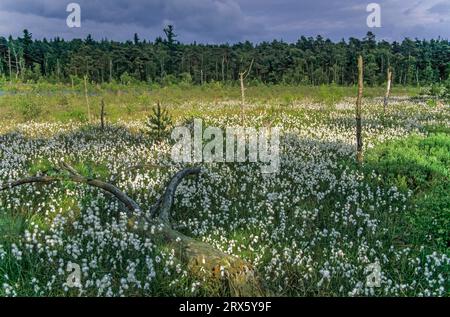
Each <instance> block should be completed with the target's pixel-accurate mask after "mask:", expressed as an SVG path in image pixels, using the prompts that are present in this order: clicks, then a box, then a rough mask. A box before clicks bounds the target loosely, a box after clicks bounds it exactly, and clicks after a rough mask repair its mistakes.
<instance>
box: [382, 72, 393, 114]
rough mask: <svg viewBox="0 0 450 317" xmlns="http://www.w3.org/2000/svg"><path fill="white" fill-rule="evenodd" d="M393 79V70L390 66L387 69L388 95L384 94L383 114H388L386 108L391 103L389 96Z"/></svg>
mask: <svg viewBox="0 0 450 317" xmlns="http://www.w3.org/2000/svg"><path fill="white" fill-rule="evenodd" d="M391 80H392V71H391V69H390V68H388V71H387V87H386V95H385V96H384V102H383V114H384V115H386V108H387V106H388V103H389V96H390V94H391Z"/></svg>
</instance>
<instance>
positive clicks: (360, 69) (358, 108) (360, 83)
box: [356, 55, 364, 163]
mask: <svg viewBox="0 0 450 317" xmlns="http://www.w3.org/2000/svg"><path fill="white" fill-rule="evenodd" d="M363 67H364V65H363V58H362V56H361V55H360V56H359V57H358V98H357V100H356V160H357V161H358V163H362V161H363V140H362V135H361V134H362V123H361V103H362V95H363V86H364V72H363Z"/></svg>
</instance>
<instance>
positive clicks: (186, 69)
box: [0, 26, 450, 85]
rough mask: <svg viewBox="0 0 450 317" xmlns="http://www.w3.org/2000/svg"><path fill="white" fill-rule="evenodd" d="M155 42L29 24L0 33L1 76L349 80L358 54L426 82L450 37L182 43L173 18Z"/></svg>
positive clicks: (397, 75) (372, 77) (441, 65)
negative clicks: (42, 34)
mask: <svg viewBox="0 0 450 317" xmlns="http://www.w3.org/2000/svg"><path fill="white" fill-rule="evenodd" d="M164 33H165V36H164V37H158V38H156V39H155V40H154V41H153V42H152V41H147V40H141V39H140V38H139V36H138V35H137V34H135V36H134V39H133V41H126V42H117V41H110V40H107V39H103V40H100V41H96V40H94V39H93V38H92V36H90V35H89V36H87V38H86V39H84V40H83V39H74V40H70V41H67V40H64V39H62V38H59V37H57V38H54V39H51V40H47V39H45V38H44V39H42V40H34V39H33V38H32V34H31V33H30V32H29V31H28V30H24V31H23V35H22V36H21V37H17V38H13V37H11V36H9V37H8V38H5V37H0V77H3V78H7V79H10V80H20V81H24V82H28V81H39V80H46V81H51V82H71V81H72V83H73V82H74V81H75V80H77V81H79V80H80V79H82V78H83V77H87V78H88V79H89V80H90V81H92V82H96V83H103V82H121V83H124V84H126V83H130V82H133V81H140V82H151V83H162V84H170V83H178V82H188V83H193V84H203V83H208V82H222V83H228V82H234V81H238V80H239V77H240V74H242V72H244V71H245V70H247V69H248V68H249V65H252V67H251V72H250V73H249V74H248V75H247V77H248V78H247V80H248V81H250V82H259V83H265V84H280V83H286V84H304V85H321V84H332V83H334V84H337V85H355V84H356V83H357V81H358V68H357V63H358V61H357V59H358V56H359V55H362V56H363V58H364V65H365V70H364V82H365V84H367V85H380V84H382V83H384V82H385V81H386V74H387V72H388V70H389V69H391V70H392V73H393V78H392V83H393V84H396V85H428V84H432V83H439V82H441V81H446V80H447V79H448V78H449V74H450V43H449V41H448V40H444V39H441V38H438V39H430V40H419V39H415V40H411V39H409V38H405V39H404V40H403V41H402V42H396V41H394V42H388V41H385V40H382V41H377V40H376V37H375V35H374V34H373V33H372V32H368V33H367V35H366V36H365V37H364V38H363V39H361V40H360V39H357V38H352V37H351V38H349V39H348V40H347V41H346V40H344V39H343V40H341V41H339V42H333V41H331V40H329V39H325V38H323V37H322V36H320V35H319V36H317V37H315V38H313V37H304V36H302V37H300V38H299V39H298V41H297V42H295V43H286V42H284V41H280V40H274V41H272V42H261V43H258V44H254V43H251V42H249V41H246V42H241V43H236V44H217V45H210V44H198V43H195V42H194V43H191V44H184V43H180V42H179V41H178V40H177V35H176V34H175V31H174V28H173V26H168V27H166V28H165V29H164Z"/></svg>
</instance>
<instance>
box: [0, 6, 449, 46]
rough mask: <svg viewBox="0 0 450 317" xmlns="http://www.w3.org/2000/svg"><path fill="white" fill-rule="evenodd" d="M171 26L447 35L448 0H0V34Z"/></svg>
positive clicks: (288, 37)
mask: <svg viewBox="0 0 450 317" xmlns="http://www.w3.org/2000/svg"><path fill="white" fill-rule="evenodd" d="M71 2H76V3H79V4H80V6H81V19H82V25H81V28H72V29H71V28H68V27H67V25H66V18H67V16H68V14H69V13H67V12H66V7H67V5H68V4H69V3H71ZM371 2H376V3H379V4H380V6H381V28H372V29H369V28H368V27H367V24H366V19H367V16H368V15H369V13H368V12H366V7H367V5H368V4H369V3H371ZM167 24H173V25H175V28H176V33H177V34H178V35H179V37H178V39H179V40H180V41H182V42H192V41H197V42H203V43H205V42H208V43H220V42H237V41H242V40H247V39H248V40H251V41H257V42H260V41H264V40H267V41H270V40H273V39H283V40H285V41H289V42H291V41H295V40H297V39H298V38H299V37H300V36H301V35H305V36H316V35H318V34H320V35H322V36H324V37H328V38H331V39H332V40H340V39H341V38H346V39H347V38H349V37H350V36H353V37H358V38H361V37H363V36H364V35H365V34H366V33H367V31H369V30H371V31H372V32H374V33H375V34H376V35H377V38H379V39H386V40H390V41H392V40H401V39H402V38H404V37H410V38H416V37H417V38H420V39H422V38H428V39H429V38H437V37H438V36H441V37H442V38H446V39H448V38H450V0H378V1H376V0H369V1H365V0H336V1H331V0H69V1H66V0H0V35H1V36H8V35H10V34H12V35H13V36H17V35H20V34H21V32H22V30H23V29H25V28H26V29H28V30H29V31H30V32H32V33H33V36H34V37H35V38H43V37H47V38H52V37H55V36H60V37H63V38H66V39H71V38H85V37H86V36H87V34H92V35H93V37H94V38H97V39H101V38H108V39H114V40H120V41H124V40H127V39H132V38H133V34H134V33H138V34H139V36H140V38H141V39H147V40H154V38H155V37H156V36H159V35H162V29H163V27H164V25H167Z"/></svg>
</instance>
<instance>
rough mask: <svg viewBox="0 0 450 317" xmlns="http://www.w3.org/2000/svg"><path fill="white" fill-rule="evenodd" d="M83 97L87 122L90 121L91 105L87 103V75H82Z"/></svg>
mask: <svg viewBox="0 0 450 317" xmlns="http://www.w3.org/2000/svg"><path fill="white" fill-rule="evenodd" d="M84 97H85V99H86V107H87V112H88V120H89V122H91V106H90V105H89V97H88V89H87V75H85V76H84Z"/></svg>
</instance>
